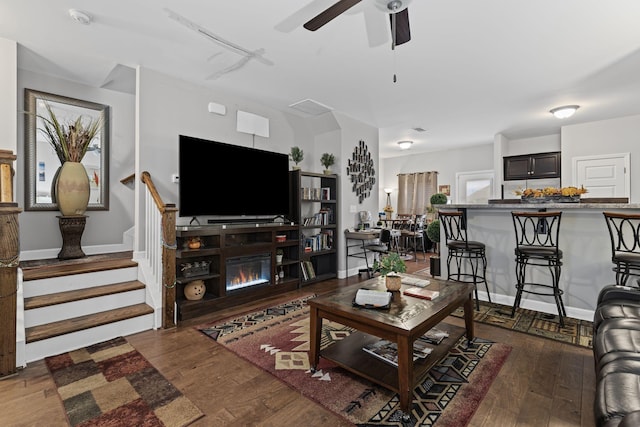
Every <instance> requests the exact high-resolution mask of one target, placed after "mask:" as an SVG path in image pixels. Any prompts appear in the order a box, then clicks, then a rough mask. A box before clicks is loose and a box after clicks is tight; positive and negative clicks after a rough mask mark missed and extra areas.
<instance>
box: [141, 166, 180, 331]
mask: <svg viewBox="0 0 640 427" xmlns="http://www.w3.org/2000/svg"><path fill="white" fill-rule="evenodd" d="M140 180H141V181H142V182H143V183H144V184H145V185H146V186H147V188H148V189H149V192H150V193H151V197H152V198H153V201H154V203H155V204H156V207H157V208H158V211H160V213H161V214H162V220H161V222H162V225H161V226H162V279H161V280H162V308H163V310H162V311H163V316H162V327H163V328H165V329H166V328H173V327H175V326H176V322H175V320H174V318H175V316H174V314H175V313H174V307H175V302H176V212H177V210H178V209H177V208H176V205H175V204H167V203H164V202H163V201H162V198H161V197H160V194H158V190H156V186H155V185H154V183H153V180H152V179H151V174H149V172H147V171H145V172H142V176H141V177H140Z"/></svg>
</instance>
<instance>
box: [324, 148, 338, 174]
mask: <svg viewBox="0 0 640 427" xmlns="http://www.w3.org/2000/svg"><path fill="white" fill-rule="evenodd" d="M335 162H336V158H335V157H334V155H333V154H330V153H323V154H322V157H320V163H321V164H322V166H324V173H325V174H326V175H331V166H333V164H334V163H335Z"/></svg>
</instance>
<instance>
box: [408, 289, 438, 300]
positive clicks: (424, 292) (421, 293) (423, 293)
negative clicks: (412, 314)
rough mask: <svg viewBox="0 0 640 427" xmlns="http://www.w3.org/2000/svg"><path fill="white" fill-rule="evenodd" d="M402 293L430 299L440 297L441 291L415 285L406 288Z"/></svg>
mask: <svg viewBox="0 0 640 427" xmlns="http://www.w3.org/2000/svg"><path fill="white" fill-rule="evenodd" d="M402 293H403V294H405V295H408V296H410V297H416V298H422V299H428V300H432V299H435V298H438V296H439V295H440V292H438V291H433V290H431V289H425V288H420V287H415V286H414V287H412V288H407V289H405V290H404V292H402Z"/></svg>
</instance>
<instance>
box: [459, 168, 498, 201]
mask: <svg viewBox="0 0 640 427" xmlns="http://www.w3.org/2000/svg"><path fill="white" fill-rule="evenodd" d="M493 176H494V172H493V171H492V170H490V171H474V172H458V173H456V203H460V204H486V203H488V202H489V199H490V198H491V191H492V189H493Z"/></svg>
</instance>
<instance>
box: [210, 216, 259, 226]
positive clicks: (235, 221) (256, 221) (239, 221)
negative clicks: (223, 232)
mask: <svg viewBox="0 0 640 427" xmlns="http://www.w3.org/2000/svg"><path fill="white" fill-rule="evenodd" d="M207 224H228V225H233V224H271V220H270V219H268V218H233V219H231V218H215V219H208V220H207Z"/></svg>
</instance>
